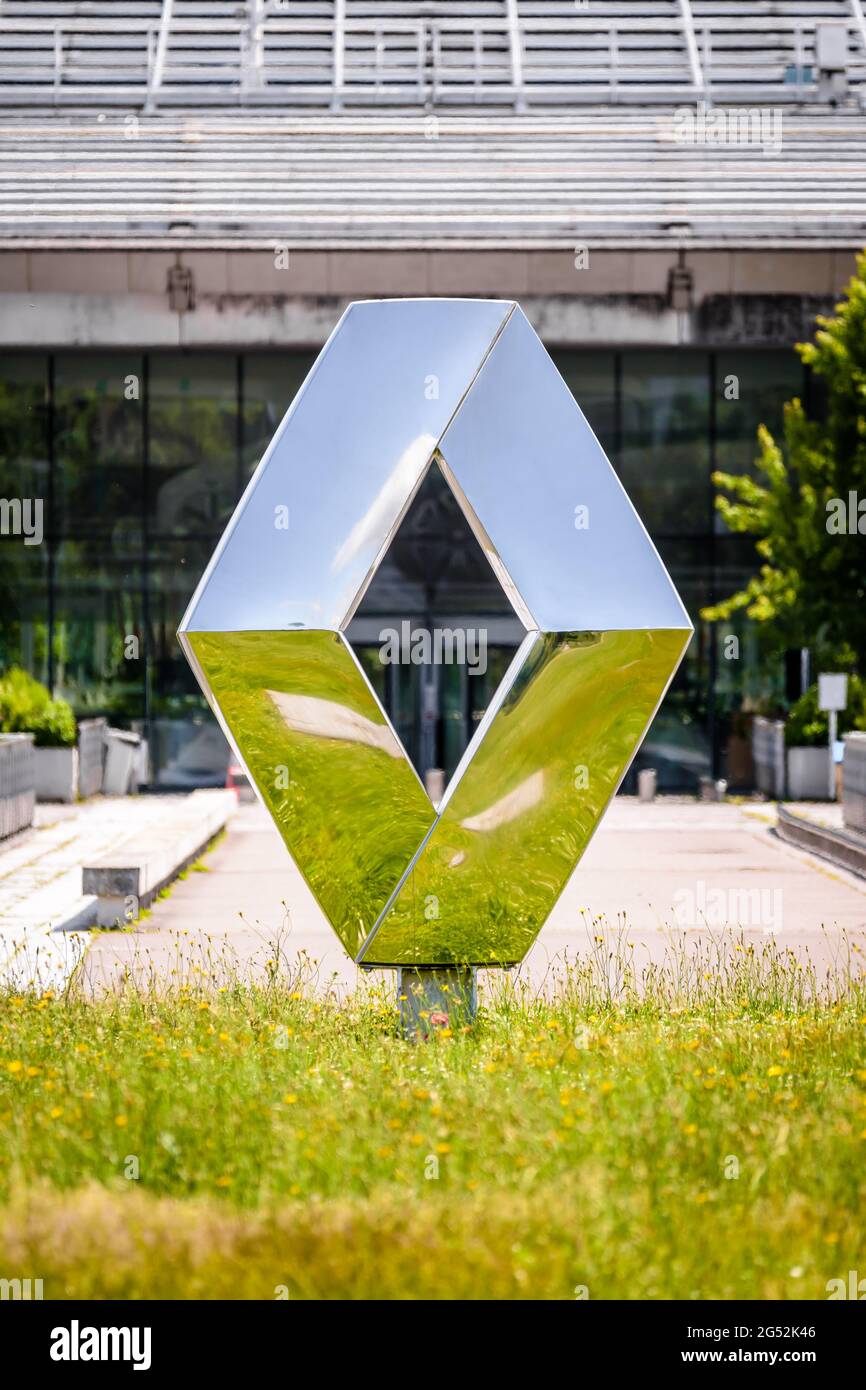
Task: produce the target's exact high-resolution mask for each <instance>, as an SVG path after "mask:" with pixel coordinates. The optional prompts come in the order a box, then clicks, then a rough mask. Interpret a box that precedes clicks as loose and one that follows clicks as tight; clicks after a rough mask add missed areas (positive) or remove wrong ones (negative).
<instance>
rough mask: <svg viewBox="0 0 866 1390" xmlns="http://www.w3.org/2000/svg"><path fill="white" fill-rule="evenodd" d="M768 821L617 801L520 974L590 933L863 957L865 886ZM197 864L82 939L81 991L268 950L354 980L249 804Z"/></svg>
mask: <svg viewBox="0 0 866 1390" xmlns="http://www.w3.org/2000/svg"><path fill="white" fill-rule="evenodd" d="M799 809H800V810H801V811H802V810H803V808H802V807H800V808H799ZM774 820H775V809H774V807H773V806H771V805H767V804H761V803H749V804H745V805H742V806H740V805H733V804H724V805H712V804H709V805H703V804H699V803H695V802H694V801H679V800H676V799H673V798H670V799H668V798H665V799H662V800H659V801H657V802H655V803H653V804H652V805H642V804H641V803H640V802H638V801H636V800H634V799H632V798H627V797H618V798H617V799H616V800H615V801H614V803H613V804H612V806H611V808H610V810H609V811H608V814H607V815H606V817H605V819H604V821H603V823H602V825H601V827H600V829H599V831H598V833H597V834H596V836H595V838H594V839H593V841H592V844H591V845H590V847H589V849H588V850H587V853H586V855H585V856H584V859H583V861H582V863H581V865H580V867H579V869H578V872H577V874H576V875H575V877H574V879H573V881H572V883H571V884H570V885H569V886H568V888H567V889H566V891H565V893H564V894H563V896H562V898H561V899H560V902H559V903H558V904H557V907H556V909H555V911H554V913H553V914H552V916H551V918H550V921H549V922H548V923H547V925H546V927H545V928H544V931H543V932H542V933H541V936H540V937H539V940H538V942H537V943H536V945H535V947H534V948H533V950H532V952H531V953H530V955H529V957H528V959H527V962H526V965H525V967H524V969H525V970H526V972H527V973H528V975H529V977H530V978H531V979H532V980H536V981H540V980H541V979H542V978H543V977H544V976H545V975H546V974H547V972H548V971H549V970H550V969H551V967H552V966H553V967H554V968H555V965H556V963H557V962H558V961H560V960H562V958H563V956H564V955H565V954H566V953H567V954H568V955H570V956H572V957H573V956H574V954H575V953H576V952H582V951H584V950H585V949H586V948H587V946H588V944H589V942H590V941H591V940H592V938H593V937H594V936H595V935H598V934H602V935H604V936H605V940H606V943H607V942H608V941H609V940H610V938H614V937H617V936H619V934H620V932H621V929H622V926H623V924H627V928H628V939H629V940H631V941H632V942H634V943H635V950H636V958H638V957H639V955H640V953H643V955H644V957H648V958H655V959H661V957H662V955H663V954H664V951H665V949H666V947H667V945H668V943H669V941H670V939H671V928H674V929H678V928H683V929H684V939H686V940H689V941H691V940H693V939H697V938H699V937H701V936H705V935H706V932H707V930H709V932H711V933H712V934H714V935H719V934H720V933H723V932H728V933H733V934H734V935H738V933H739V931H740V930H742V932H743V934H744V936H745V938H746V939H747V940H749V941H752V942H755V943H759V944H760V943H761V942H765V941H767V940H769V939H771V938H772V939H773V940H775V941H776V942H777V943H779V944H780V945H784V946H788V945H789V946H791V947H792V948H794V949H795V950H796V951H797V952H798V953H801V954H802V953H805V952H806V951H808V952H809V953H810V955H811V957H812V959H813V960H814V961H815V962H816V964H817V965H818V966H819V967H822V968H823V967H825V966H826V965H829V964H831V963H832V962H833V960H834V955H835V952H836V950H837V948H838V944H839V939H840V932H841V931H842V930H843V929H844V931H845V932H846V933H847V934H848V936H849V938H850V939H852V940H855V941H856V942H859V943H861V944H862V945H863V948H864V950H866V881H863V880H859V879H856V878H855V877H854V876H853V875H850V874H847V873H845V872H844V871H843V870H839V869H835V868H834V867H833V866H832V865H830V864H827V863H825V862H824V861H821V860H819V859H817V858H814V857H812V856H810V855H808V854H805V853H803V852H802V851H799V850H795V849H793V848H791V847H790V846H788V845H785V844H783V843H782V841H780V840H779V839H778V838H777V837H776V836H775V835H774V833H773V828H772V827H773V822H774ZM205 864H206V871H205V872H200V873H196V872H193V873H190V874H189V875H188V877H187V878H186V879H185V880H184V881H183V882H180V883H178V884H176V886H175V887H174V889H173V890H172V892H171V894H170V896H169V897H168V898H167V899H166V900H164V901H162V902H159V903H157V904H155V906H154V909H153V912H152V914H151V916H150V917H149V918H148V920H147V921H146V922H144V923H143V924H142V928H141V929H140V930H138V931H136V932H129V933H117V932H114V933H110V934H104V935H101V936H99V937H98V938H97V939H96V940H95V942H94V943H93V946H92V948H91V950H90V952H89V955H88V958H87V961H86V965H85V969H86V972H87V976H88V978H89V979H90V980H91V981H92V982H93V985H94V986H95V985H96V983H97V982H104V981H106V980H109V979H112V978H116V976H117V974H118V972H122V971H124V970H129V971H131V972H132V973H134V974H137V975H139V976H152V977H154V978H161V979H168V978H175V979H177V978H179V977H180V975H181V974H183V973H189V972H191V971H195V972H198V971H202V970H203V971H205V972H213V973H218V972H219V971H220V970H221V969H222V968H224V965H225V963H226V962H227V961H236V962H237V963H238V964H240V965H241V967H242V968H244V969H252V970H255V969H262V968H264V962H265V961H266V960H268V959H269V958H272V957H273V954H274V944H273V943H274V942H275V941H276V942H278V947H277V949H278V950H279V951H280V952H281V953H282V954H284V955H285V957H286V958H287V959H290V960H291V961H293V962H296V961H297V960H298V958H299V956H300V955H301V954H303V953H306V955H307V956H308V957H309V958H310V960H311V961H314V962H315V963H316V969H317V973H318V979H319V981H320V982H321V983H324V982H326V981H327V980H329V979H331V978H332V977H333V978H334V979H335V981H336V982H337V983H338V984H339V986H340V987H346V986H351V985H353V984H354V982H355V980H356V978H357V973H358V972H357V971H356V968H355V967H354V966H353V965H352V963H351V962H350V961H348V960H347V959H346V957H345V955H344V953H343V951H342V949H341V947H340V946H339V944H338V943H337V941H336V938H335V937H334V936H333V935H332V933H331V932H330V929H329V928H328V927H327V926H326V924H325V922H324V920H323V918H322V916H321V914H320V912H319V909H318V907H317V906H316V903H315V902H314V900H313V898H312V895H311V894H310V892H309V890H308V889H307V887H306V885H305V884H304V882H303V880H302V878H301V876H300V874H298V872H297V870H296V869H295V868H294V866H293V865H292V863H291V861H290V860H289V858H288V856H287V854H286V852H285V850H284V849H283V847H282V843H281V841H280V839H279V837H278V835H277V833H276V831H275V830H274V829H273V828H272V826H271V824H270V822H269V820H268V818H267V816H266V815H265V813H264V812H263V811H262V810H261V808H260V807H259V806H258V805H255V804H253V805H246V806H242V807H241V808H240V810H239V812H238V814H237V815H236V816H235V818H234V820H233V821H232V823H231V826H230V828H229V830H228V833H227V835H226V837H225V839H224V840H223V841H222V842H221V844H220V845H218V846H217V847H216V848H215V849H214V850H213V851H211V853H210V854H209V855H208V856H207V858H206V860H205ZM822 928H823V929H824V930H822ZM172 972H174V974H173V975H172Z"/></svg>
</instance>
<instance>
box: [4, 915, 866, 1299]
mask: <svg viewBox="0 0 866 1390" xmlns="http://www.w3.org/2000/svg"><path fill="white" fill-rule="evenodd" d="M551 991H552V994H553V998H552V999H551V998H546V997H543V996H540V995H535V994H532V993H530V992H529V991H528V990H526V989H524V988H522V987H521V986H520V985H519V984H508V983H507V982H503V983H500V985H499V987H498V988H497V989H496V990H495V991H494V993H493V994H492V995H491V996H489V997H488V998H487V1000H486V1002H485V1003H484V1005H483V1007H482V1010H481V1013H480V1017H479V1020H478V1022H477V1024H476V1026H475V1027H474V1028H473V1029H472V1031H471V1032H466V1033H463V1032H460V1031H457V1032H456V1033H453V1034H452V1033H450V1032H449V1030H447V1029H446V1030H443V1033H442V1034H437V1035H436V1036H435V1038H434V1040H433V1041H432V1042H430V1043H429V1044H426V1045H417V1046H412V1045H408V1044H406V1043H404V1042H403V1041H402V1040H401V1039H400V1038H399V1036H398V1033H397V1018H396V1008H395V1001H394V998H393V995H389V994H388V993H387V992H384V991H382V990H381V989H380V990H376V989H369V990H365V991H363V992H362V993H359V994H357V995H355V996H354V997H353V998H351V999H349V1000H348V1001H343V1002H340V1001H337V1000H336V999H333V998H329V997H328V996H327V993H325V994H324V995H322V994H320V996H319V997H318V998H316V997H313V996H312V995H311V993H310V991H309V989H308V987H307V985H306V984H305V982H304V980H303V979H301V978H298V977H294V976H291V975H287V974H286V973H285V971H283V970H282V969H280V968H278V966H277V964H276V963H275V964H274V965H273V968H272V970H271V973H270V977H269V978H268V979H267V980H266V981H265V983H264V984H262V985H261V986H258V987H255V988H250V987H244V986H242V985H241V984H236V985H235V984H230V985H228V986H225V987H222V988H218V987H217V986H216V985H214V984H213V983H211V982H210V981H209V980H208V978H207V971H206V970H203V971H202V972H200V973H199V972H195V973H194V974H193V975H192V976H191V977H190V978H189V979H188V980H187V982H186V983H185V984H179V985H176V986H175V987H174V988H172V989H171V990H168V991H165V992H163V993H159V992H156V991H149V992H146V993H145V992H141V991H139V992H133V991H128V992H125V993H122V994H120V995H118V996H112V997H109V998H104V999H101V1000H97V1001H93V1000H89V999H85V998H83V997H80V995H79V994H76V992H75V990H74V989H73V990H72V991H70V992H69V994H68V995H67V996H66V997H52V996H51V995H45V996H43V997H38V996H33V995H28V994H19V995H6V996H4V997H2V999H0V1276H3V1277H6V1278H14V1277H20V1278H24V1277H31V1278H42V1279H43V1281H44V1288H45V1296H46V1298H49V1297H65V1296H70V1297H99V1298H112V1297H117V1298H129V1297H134V1298H152V1297H160V1296H162V1297H196V1298H208V1297H213V1298H216V1297H230V1298H231V1297H238V1298H241V1297H251V1298H275V1297H285V1296H288V1297H293V1298H295V1297H301V1298H306V1297H319V1298H322V1297H336V1298H369V1297H385V1298H407V1297H408V1298H412V1297H418V1298H484V1297H488V1298H575V1297H586V1296H588V1297H590V1298H593V1299H598V1298H625V1299H628V1298H666V1297H671V1298H684V1299H689V1298H734V1297H744V1298H816V1299H820V1298H826V1296H827V1294H826V1285H827V1281H828V1280H830V1279H832V1278H837V1277H846V1276H847V1271H848V1270H849V1269H858V1268H859V1269H860V1270H861V1271H864V1272H866V1240H864V1229H866V1178H864V1173H866V1164H864V1157H866V1055H864V1054H866V1047H864V1044H866V993H864V991H863V988H862V986H860V985H858V984H856V983H852V972H851V969H850V965H849V962H848V961H847V960H846V961H840V964H839V970H838V973H837V975H836V977H835V978H833V979H825V980H821V981H819V980H817V979H816V978H815V976H814V973H813V972H811V971H810V970H809V969H808V968H803V967H802V966H800V965H798V964H797V962H796V961H795V960H794V958H793V957H792V956H791V955H789V954H788V953H785V952H779V951H777V950H776V949H775V948H774V947H773V946H772V945H768V946H766V947H764V948H763V949H762V948H760V947H759V948H757V949H752V948H749V947H746V946H743V945H740V946H738V947H736V948H730V949H726V950H724V951H723V950H721V949H717V948H715V947H710V948H707V949H704V950H703V951H702V952H700V953H698V954H697V955H695V956H692V957H689V958H686V957H685V956H684V955H683V954H682V953H681V952H677V951H675V950H672V951H671V954H670V957H669V959H668V962H667V964H666V965H665V966H664V967H663V968H660V969H657V970H654V971H652V972H651V973H649V974H648V975H645V976H644V977H643V978H642V979H641V980H637V979H636V978H635V972H634V970H633V969H632V968H631V967H630V965H629V957H628V951H627V950H625V949H624V950H622V952H621V954H620V953H619V952H618V949H617V948H616V947H614V949H613V952H612V953H611V950H610V947H609V945H608V944H607V943H606V942H602V941H600V940H597V941H596V943H595V947H594V950H593V951H592V952H591V953H590V955H589V956H588V957H586V958H584V959H583V960H582V962H581V963H580V964H579V965H577V966H575V967H574V968H572V969H571V970H569V971H566V972H564V973H563V974H562V975H561V976H560V978H559V979H558V980H556V981H552V982H551Z"/></svg>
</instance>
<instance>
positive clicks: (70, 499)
mask: <svg viewBox="0 0 866 1390" xmlns="http://www.w3.org/2000/svg"><path fill="white" fill-rule="evenodd" d="M142 371H143V367H142V358H141V355H140V354H139V353H134V352H122V351H118V352H114V353H111V354H110V355H109V354H107V353H105V354H103V353H98V354H95V353H59V354H58V355H57V358H56V359H55V367H54V451H55V457H56V472H55V498H56V506H57V515H58V528H57V529H58V531H59V532H60V533H61V534H63V535H66V536H76V535H82V534H91V535H92V534H95V533H100V534H112V535H115V534H116V535H118V536H122V537H126V538H129V537H130V536H138V534H139V533H140V530H141V508H142V480H143V458H144V435H143V409H142V396H143V387H142Z"/></svg>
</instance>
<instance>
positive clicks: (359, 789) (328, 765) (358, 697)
mask: <svg viewBox="0 0 866 1390" xmlns="http://www.w3.org/2000/svg"><path fill="white" fill-rule="evenodd" d="M187 640H188V642H189V647H190V649H191V651H192V653H193V655H194V657H195V659H196V662H197V664H198V667H199V669H200V671H201V673H202V677H203V679H204V680H205V681H206V682H207V685H208V687H209V689H210V693H211V698H212V699H213V700H215V701H216V703H217V705H218V706H219V709H220V711H221V713H222V716H223V719H224V720H225V723H226V725H227V728H228V732H229V733H230V735H231V737H232V738H233V740H234V742H235V743H236V745H237V747H238V749H239V751H240V753H241V755H242V758H243V762H244V765H245V767H246V770H247V772H248V774H249V776H250V779H251V781H252V782H253V783H254V785H255V787H256V790H257V791H258V793H259V796H260V797H261V799H262V801H263V802H264V803H265V805H266V806H267V808H268V810H269V812H270V814H271V816H272V817H273V820H274V822H275V824H276V826H277V828H278V830H279V831H280V834H281V835H282V837H283V840H284V841H285V844H286V847H287V849H288V850H289V853H290V854H291V855H292V858H293V859H294V861H295V863H296V864H297V866H298V868H299V869H300V871H301V873H302V874H303V875H304V878H305V879H306V880H307V883H308V884H309V885H310V888H311V889H312V891H313V893H314V895H315V897H316V898H317V900H318V902H319V904H320V906H321V908H322V910H323V911H324V913H325V915H326V917H327V918H328V920H329V922H330V923H331V926H332V927H333V928H334V930H335V932H336V933H337V935H338V936H339V938H340V940H341V941H342V943H343V945H344V946H345V948H346V950H347V951H348V952H349V954H350V955H355V954H356V952H357V951H358V949H359V947H360V946H361V945H362V943H363V942H364V940H365V938H366V937H367V936H368V934H369V932H370V930H371V928H372V927H373V925H374V924H375V922H376V920H377V919H378V917H379V915H380V913H381V911H382V909H383V907H384V906H385V903H386V902H387V900H388V897H389V895H390V894H391V892H392V890H393V888H394V885H395V884H396V883H397V882H398V881H399V880H400V877H401V875H402V874H403V873H404V872H405V870H406V869H407V868H408V866H409V863H410V861H411V858H412V855H413V854H414V852H415V850H416V849H417V848H418V845H419V843H420V841H421V840H422V839H423V837H424V835H425V834H426V832H427V831H428V830H429V829H430V827H431V826H432V825H433V822H434V819H435V816H434V812H433V807H432V806H431V804H430V802H429V800H428V798H427V794H426V792H425V791H424V788H423V787H422V785H421V783H420V781H419V780H418V776H417V774H416V773H415V770H414V768H413V767H412V765H411V763H410V762H409V761H408V759H407V758H406V756H405V754H404V752H403V750H402V748H401V747H400V745H399V743H398V741H397V738H396V736H395V735H394V733H393V732H392V730H391V727H390V725H389V724H388V722H387V720H386V718H385V716H384V714H383V713H382V711H381V709H380V708H379V705H378V703H377V701H376V698H375V696H374V695H373V692H372V691H371V690H370V687H369V685H368V683H367V680H366V678H365V677H364V675H363V673H362V671H361V669H360V667H359V666H358V663H357V661H356V660H355V657H354V655H353V653H352V651H351V649H350V647H349V645H348V643H347V642H346V641H345V639H344V638H343V637H342V636H341V634H339V633H335V632H219V633H217V632H207V633H196V634H190V635H189V637H188V639H187Z"/></svg>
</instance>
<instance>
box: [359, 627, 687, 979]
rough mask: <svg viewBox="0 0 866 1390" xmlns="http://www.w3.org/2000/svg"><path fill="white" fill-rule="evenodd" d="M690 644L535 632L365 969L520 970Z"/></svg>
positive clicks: (628, 635)
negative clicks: (491, 967)
mask: <svg viewBox="0 0 866 1390" xmlns="http://www.w3.org/2000/svg"><path fill="white" fill-rule="evenodd" d="M687 642H688V633H685V632H681V631H680V632H677V631H660V632H651V631H639V632H575V633H557V634H553V633H548V634H537V635H536V636H535V637H534V639H533V640H532V641H531V645H530V647H529V650H528V651H527V650H526V648H525V647H524V649H523V659H522V661H521V663H520V665H519V669H518V671H517V672H516V674H514V677H513V680H512V684H511V686H510V689H509V690H508V693H507V695H506V696H505V699H504V700H503V702H502V704H501V707H500V708H499V710H498V711H497V712H496V713H495V714H494V716H493V718H492V721H491V723H490V726H489V729H488V730H487V732H486V735H485V736H484V737H483V738H482V739H481V741H480V743H479V745H478V747H477V748H476V749H475V750H474V756H473V757H472V758H471V760H470V761H469V762H468V764H467V765H466V766H465V769H464V771H463V775H462V776H459V774H458V778H459V780H456V782H455V783H452V788H453V790H451V789H449V790H451V795H450V796H449V797H448V798H447V799H446V804H445V805H444V807H443V809H442V812H441V815H440V816H439V819H438V820H437V822H436V826H435V828H434V830H433V833H432V834H431V835H430V837H429V838H428V840H427V842H426V844H425V845H424V847H423V849H422V850H421V851H420V853H419V854H418V856H417V858H416V860H415V862H414V865H413V868H412V870H411V872H410V873H409V875H408V877H407V878H406V881H405V883H404V885H403V887H402V888H401V889H400V891H399V893H398V895H397V897H396V900H395V901H394V903H393V905H392V907H391V909H390V911H389V912H388V914H387V916H385V917H384V919H383V920H382V922H381V923H380V925H379V927H378V930H377V931H376V932H374V933H373V936H372V938H371V940H370V941H369V942H368V943H367V945H366V947H365V948H364V950H363V952H362V954H361V957H360V959H361V960H363V962H364V963H365V964H367V965H370V964H384V963H388V964H393V963H395V962H396V963H398V964H401V965H410V964H421V963H423V964H436V965H439V964H443V965H448V964H476V965H493V964H509V963H512V962H516V961H520V960H522V959H523V956H524V955H525V954H526V952H527V951H528V950H529V947H530V946H531V945H532V943H533V941H534V940H535V938H536V936H537V935H538V932H539V931H540V930H541V928H542V927H543V925H544V922H545V920H546V919H547V916H548V914H549V913H550V910H551V908H552V907H553V905H554V903H555V902H556V899H557V898H558V897H559V894H560V893H561V891H562V889H563V888H564V887H565V885H566V883H567V882H568V879H569V877H570V876H571V873H572V870H573V869H574V866H575V864H576V863H577V861H578V860H579V858H580V856H581V854H582V853H583V851H584V849H585V848H586V846H587V844H588V842H589V839H590V837H591V835H592V833H593V831H594V830H595V828H596V826H597V825H598V822H599V821H600V819H601V816H602V814H603V812H604V809H605V807H606V806H607V803H608V801H609V800H610V798H611V796H612V795H613V793H614V792H615V791H616V788H617V787H618V785H619V783H620V781H621V779H622V777H623V775H624V773H625V772H626V769H627V768H628V765H629V763H630V762H631V759H632V756H633V754H634V751H635V749H636V748H637V747H638V746H639V745H640V742H641V739H642V738H643V735H644V733H645V731H646V729H647V726H648V724H649V722H650V720H651V718H652V716H653V714H654V713H655V710H656V708H657V706H658V703H659V701H660V700H661V697H662V695H663V693H664V690H665V688H666V686H667V683H668V680H669V678H670V674H671V672H672V671H673V670H674V669H675V668H676V665H677V663H678V662H679V659H680V657H681V655H682V653H683V651H684V650H685V647H686V645H687ZM470 751H471V750H470Z"/></svg>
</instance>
